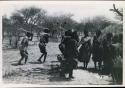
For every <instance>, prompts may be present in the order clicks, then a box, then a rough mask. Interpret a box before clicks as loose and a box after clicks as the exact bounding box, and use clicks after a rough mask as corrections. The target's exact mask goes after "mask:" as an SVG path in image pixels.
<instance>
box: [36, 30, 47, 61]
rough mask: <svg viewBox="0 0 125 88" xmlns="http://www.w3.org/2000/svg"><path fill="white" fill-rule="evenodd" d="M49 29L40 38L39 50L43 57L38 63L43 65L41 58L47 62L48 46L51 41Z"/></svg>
mask: <svg viewBox="0 0 125 88" xmlns="http://www.w3.org/2000/svg"><path fill="white" fill-rule="evenodd" d="M48 33H49V29H47V28H46V29H44V33H43V34H42V35H41V36H40V42H39V49H40V52H41V53H42V55H41V56H40V57H39V59H38V61H39V62H40V63H42V61H41V58H42V57H43V56H44V60H43V62H45V61H46V56H47V51H46V44H47V43H48V41H49V34H48Z"/></svg>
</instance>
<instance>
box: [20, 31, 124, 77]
mask: <svg viewBox="0 0 125 88" xmlns="http://www.w3.org/2000/svg"><path fill="white" fill-rule="evenodd" d="M48 33H49V30H48V29H45V30H44V33H42V34H41V36H40V41H39V49H40V52H41V53H42V55H41V56H40V57H39V59H38V62H40V63H43V62H45V60H46V56H47V51H46V44H47V43H48V39H49V34H48ZM101 34H102V33H101V31H100V30H97V31H96V32H95V35H94V36H93V37H91V36H89V32H88V31H87V30H84V36H83V37H82V38H81V39H79V36H78V34H77V31H71V30H67V31H65V34H64V36H62V39H61V43H60V44H59V49H60V51H61V53H62V56H63V59H64V60H61V64H62V65H61V66H62V70H61V76H63V77H65V73H68V74H69V78H74V77H73V69H74V68H76V67H77V64H78V61H80V62H83V68H84V69H87V66H88V63H89V61H90V58H91V57H92V60H93V62H94V65H95V69H98V70H103V71H104V72H106V73H108V74H109V73H111V71H112V68H113V59H114V58H115V57H116V56H121V57H122V52H120V53H116V52H119V51H116V50H115V46H114V45H113V39H114V40H115V37H113V35H112V33H107V34H106V37H105V38H104V39H102V38H101ZM29 37H31V36H30V34H29V33H27V32H26V35H25V37H24V38H23V40H22V42H21V45H20V48H19V49H20V54H21V59H20V60H19V62H18V64H21V62H22V60H23V59H24V58H25V63H26V62H27V59H28V52H27V47H28V41H29ZM120 38H122V36H121V37H120ZM120 40H122V39H120ZM121 42H122V41H120V43H121ZM121 44H122V43H121ZM116 54H119V55H116ZM42 57H44V60H43V61H41V58H42ZM57 58H58V57H57ZM97 63H98V67H97Z"/></svg>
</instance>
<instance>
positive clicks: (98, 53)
mask: <svg viewBox="0 0 125 88" xmlns="http://www.w3.org/2000/svg"><path fill="white" fill-rule="evenodd" d="M100 35H101V31H100V30H97V31H96V35H95V36H94V38H93V46H92V59H93V61H94V65H95V69H96V68H97V66H96V64H97V62H98V66H99V70H100V69H101V64H102V59H103V57H102V56H103V55H102V44H101V41H100Z"/></svg>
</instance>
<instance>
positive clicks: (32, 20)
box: [11, 7, 46, 32]
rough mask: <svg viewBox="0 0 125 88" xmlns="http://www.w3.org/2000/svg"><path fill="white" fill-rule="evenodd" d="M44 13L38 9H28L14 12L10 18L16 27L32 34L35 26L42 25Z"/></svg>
mask: <svg viewBox="0 0 125 88" xmlns="http://www.w3.org/2000/svg"><path fill="white" fill-rule="evenodd" d="M45 15H46V11H45V10H43V9H40V8H35V7H30V8H24V9H21V10H18V11H16V12H15V13H13V15H12V16H11V19H12V20H13V22H14V24H17V25H18V27H22V28H24V29H25V30H28V31H31V32H33V29H34V27H35V26H36V25H39V24H41V23H42V19H43V18H44V17H45Z"/></svg>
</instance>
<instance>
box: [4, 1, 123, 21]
mask: <svg viewBox="0 0 125 88" xmlns="http://www.w3.org/2000/svg"><path fill="white" fill-rule="evenodd" d="M113 3H115V4H116V3H117V2H115V1H110V2H106V1H103V2H102V1H101V2H92V1H91V2H89V3H88V2H85V1H83V2H82V1H79V2H75V1H42V2H38V1H35V2H28V1H27V2H21V1H20V2H9V3H4V4H2V5H3V6H2V7H3V15H6V16H7V17H9V16H11V15H12V13H13V12H15V11H16V10H20V9H22V8H27V7H32V6H34V7H38V8H42V9H44V10H46V11H47V14H48V15H51V16H57V15H61V14H68V13H71V14H74V16H73V17H72V19H74V20H76V21H77V22H80V21H81V20H84V19H86V18H93V17H96V16H105V17H107V18H108V19H111V20H115V14H114V13H113V12H112V11H109V9H112V8H113ZM121 6H122V5H121V3H117V4H116V7H120V8H121Z"/></svg>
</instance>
